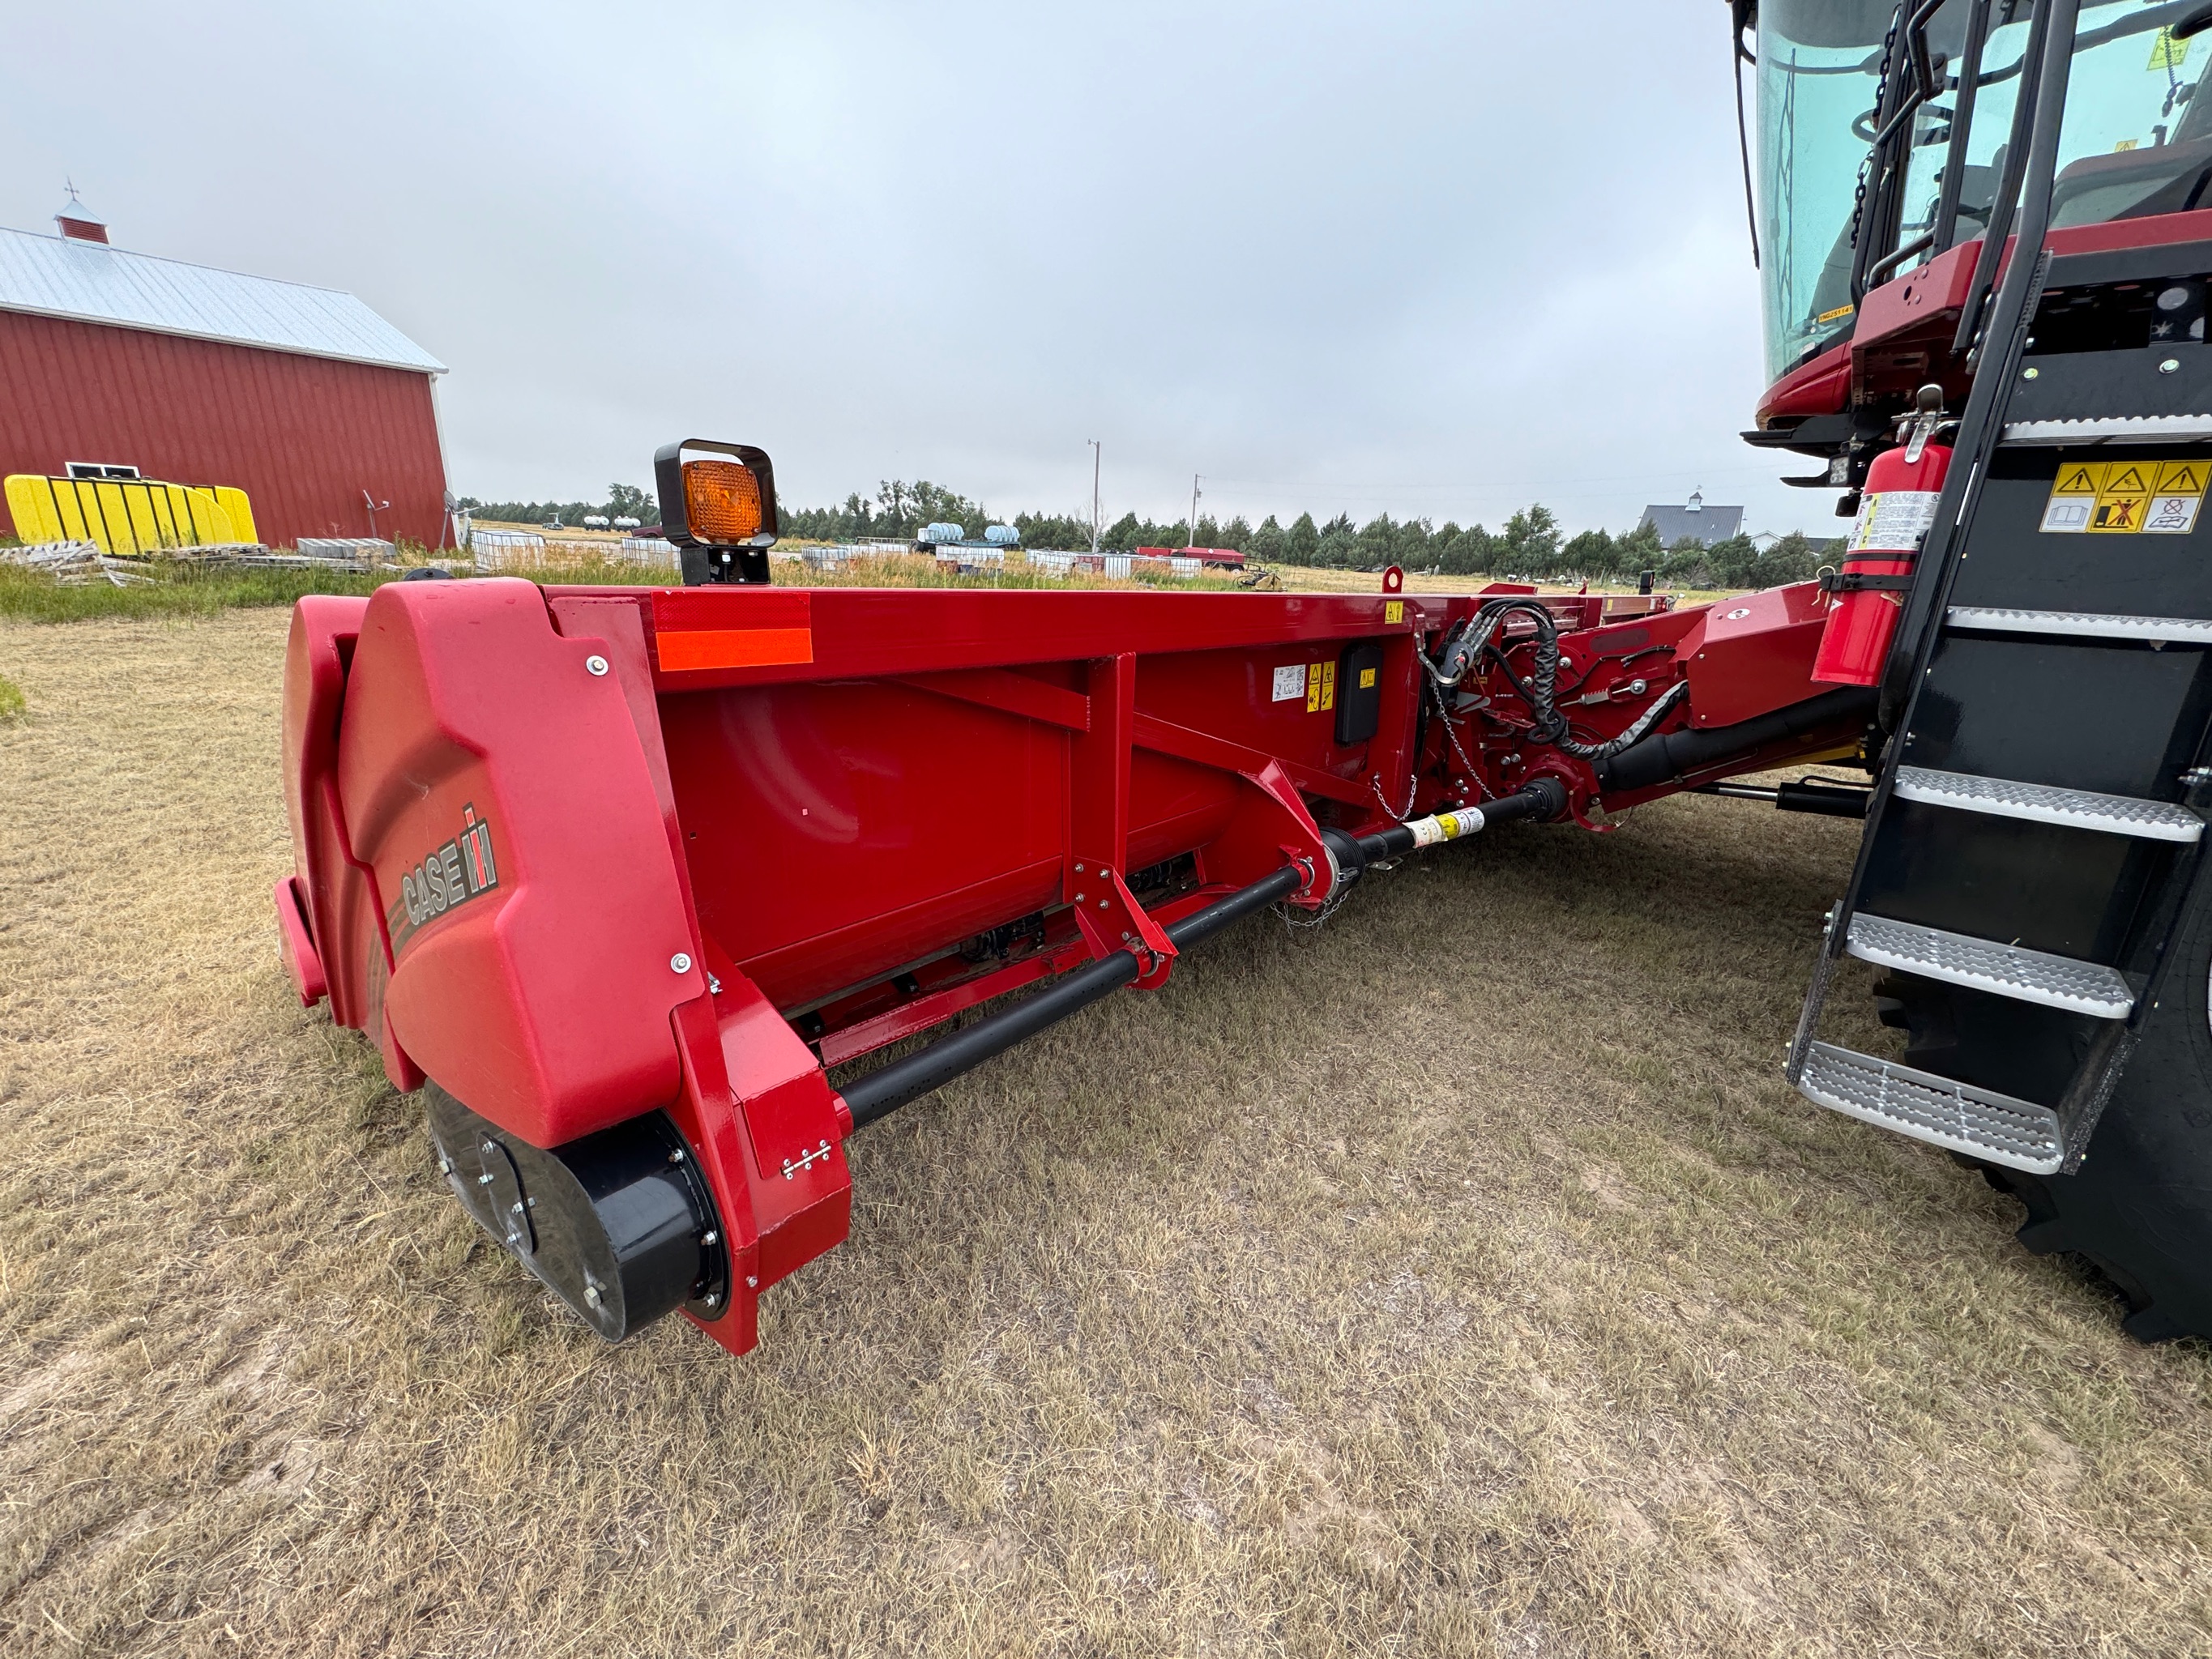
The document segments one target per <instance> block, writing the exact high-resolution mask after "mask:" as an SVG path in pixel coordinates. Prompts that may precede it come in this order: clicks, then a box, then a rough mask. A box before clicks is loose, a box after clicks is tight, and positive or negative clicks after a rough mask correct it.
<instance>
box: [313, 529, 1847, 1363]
mask: <svg viewBox="0 0 2212 1659" xmlns="http://www.w3.org/2000/svg"><path fill="white" fill-rule="evenodd" d="M1394 576H1395V573H1394ZM1386 585H1388V586H1390V587H1391V588H1392V589H1393V590H1394V591H1392V592H1385V593H1382V594H1376V595H1371V596H1370V595H1322V594H1285V593H1264V594H1263V593H1249V594H1188V593H1174V592H1036V591H1013V592H988V591H945V590H914V589H898V590H884V591H872V590H861V589H849V588H828V589H818V590H812V591H807V590H793V589H786V588H769V587H713V588H692V589H655V590H641V589H591V588H546V589H541V588H539V587H538V586H535V585H533V584H532V583H529V582H526V581H522V580H477V581H467V582H405V583H392V584H390V585H388V586H384V587H382V588H380V590H378V592H376V594H375V595H374V597H373V598H370V599H336V598H317V599H304V600H302V601H301V603H300V605H298V607H297V608H296V610H295V614H294V620H293V626H292V635H291V641H290V646H289V658H288V662H287V671H286V691H285V706H284V719H285V752H286V769H285V783H286V789H287V794H288V801H289V808H290V815H291V821H292V828H293V834H294V841H295V854H296V867H297V873H296V874H295V876H294V877H291V878H287V879H286V880H285V881H284V882H283V883H281V884H279V887H278V892H277V898H278V909H279V914H280V918H281V920H282V922H283V927H282V937H283V951H284V955H285V957H286V960H287V963H288V964H289V966H290V968H291V969H292V971H293V973H294V975H295V980H296V981H297V983H298V985H299V987H300V991H301V998H302V1000H303V1001H305V1002H308V1003H313V1002H314V1001H316V1000H319V999H321V998H322V997H324V996H325V995H327V997H328V998H329V1000H330V1003H331V1013H332V1016H333V1018H335V1019H336V1020H337V1022H338V1023H339V1024H343V1025H347V1026H350V1027H354V1028H356V1029H358V1030H362V1031H363V1032H365V1033H367V1034H368V1035H369V1036H372V1037H373V1038H374V1040H375V1041H376V1042H378V1043H379V1045H380V1048H381V1049H382V1052H383V1056H384V1062H385V1066H386V1072H387V1073H388V1074H389V1075H390V1077H391V1079H392V1082H393V1084H394V1085H396V1086H397V1087H398V1088H400V1089H403V1090H411V1089H415V1088H418V1087H420V1086H421V1085H422V1083H423V1082H424V1081H425V1079H426V1078H435V1079H437V1081H438V1082H439V1084H440V1085H441V1086H442V1087H444V1088H446V1089H447V1090H448V1091H451V1092H452V1093H453V1095H454V1096H455V1097H457V1098H458V1099H459V1100H460V1101H462V1102H463V1103H465V1104H466V1105H467V1106H469V1107H470V1108H471V1109H473V1110H474V1111H476V1112H477V1113H478V1114H480V1115H483V1116H484V1117H486V1118H488V1119H489V1120H491V1121H493V1122H495V1123H496V1124H497V1125H499V1126H500V1127H501V1128H502V1129H504V1130H506V1131H507V1132H508V1133H513V1134H515V1135H518V1136H520V1137H521V1138H522V1139H525V1140H527V1141H528V1142H530V1143H531V1144H532V1145H534V1146H542V1147H552V1146H560V1145H564V1144H566V1143H568V1142H569V1141H571V1140H574V1139H576V1138H577V1137H579V1136H581V1135H584V1134H586V1133H592V1131H595V1130H599V1129H602V1128H605V1127H609V1126H611V1125H612V1124H615V1123H617V1122H620V1121H623V1120H625V1119H628V1118H631V1117H634V1116H636V1115H639V1114H641V1113H644V1112H648V1111H652V1110H653V1109H665V1110H666V1111H668V1112H669V1114H670V1115H671V1117H672V1119H673V1120H674V1121H675V1123H676V1125H677V1127H678V1128H679V1129H680V1130H681V1131H682V1133H684V1136H685V1137H686V1139H688V1140H689V1142H690V1145H691V1146H694V1147H695V1148H697V1149H698V1152H699V1156H700V1159H701V1161H702V1164H703V1166H704V1170H705V1173H706V1175H707V1176H708V1182H709V1184H710V1185H711V1187H712V1188H713V1190H714V1194H715V1197H716V1200H717V1204H718V1206H719V1208H720V1213H721V1215H722V1217H723V1219H724V1223H725V1235H726V1240H727V1243H728V1246H729V1248H730V1250H731V1257H732V1292H733V1293H732V1297H731V1301H730V1304H729V1306H728V1307H727V1309H726V1311H725V1312H724V1313H723V1314H722V1316H720V1317H719V1318H716V1319H714V1320H712V1321H708V1322H702V1323H703V1327H704V1328H706V1329H707V1330H708V1333H709V1334H712V1335H713V1336H714V1339H715V1340H717V1341H719V1342H720V1343H722V1344H723V1346H726V1347H727V1348H729V1349H731V1350H732V1352H745V1351H746V1350H748V1349H750V1347H751V1346H753V1344H754V1341H755V1314H756V1303H757V1296H758V1293H759V1291H761V1290H762V1289H763V1288H765V1287H766V1286H767V1285H771V1284H774V1283H775V1281H776V1280H777V1279H781V1278H782V1277H783V1276H784V1275H786V1274H787V1273H790V1272H792V1271H793V1269H794V1268H796V1267H799V1266H800V1265H801V1264H803V1263H804V1262H805V1261H809V1260H811V1258H812V1257H814V1256H816V1255H819V1254H821V1253H822V1252H823V1250H826V1249H829V1248H830V1247H832V1246H833V1245H835V1244H836V1243H838V1242H840V1241H841V1240H842V1238H843V1237H845V1234H846V1231H847V1227H848V1218H849V1212H850V1184H849V1179H848V1172H847V1167H846V1163H845V1159H844V1156H843V1152H842V1142H843V1139H844V1138H845V1136H846V1134H847V1133H849V1131H850V1129H851V1127H852V1120H851V1115H850V1114H849V1113H848V1111H847V1110H846V1109H845V1107H844V1104H843V1102H842V1100H841V1099H840V1098H839V1097H838V1095H837V1093H836V1091H835V1090H834V1089H833V1088H832V1086H831V1085H830V1082H829V1075H828V1070H827V1068H828V1067H830V1066H837V1065H840V1064H842V1063H844V1062H847V1061H849V1060H854V1059H855V1058H857V1057H859V1056H861V1055H864V1054H868V1053H870V1052H872V1051H873V1050H875V1049H878V1048H882V1047H884V1045H886V1044H889V1043H891V1042H896V1041H898V1040H900V1039H902V1038H904V1037H907V1036H912V1035H914V1034H915V1033H917V1032H920V1031H923V1030H927V1029H929V1028H930V1027H932V1026H933V1025H936V1024H940V1023H942V1022H944V1021H945V1020H947V1019H949V1018H951V1017H952V1016H954V1015H955V1014H957V1013H959V1012H962V1011H963V1010H966V1009H969V1008H972V1007H975V1006H977V1005H978V1004H980V1003H982V1002H984V1001H986V1000H988V999H990V998H993V997H996V996H999V995H1000V994H1004V993H1006V992H1007V991H1010V990H1013V989H1015V988H1017V987H1020V986H1023V985H1025V984H1028V983H1030V982H1032V981H1037V980H1041V979H1043V978H1045V977H1047V976H1048V975H1053V974H1055V973H1058V972H1060V971H1063V970H1065V969H1068V968H1071V967H1073V966H1076V965H1079V964H1080V963H1085V962H1087V961H1091V960H1094V959H1096V958H1098V957H1103V956H1105V955H1107V954H1109V953H1110V952H1112V951H1119V950H1122V949H1125V948H1126V949H1130V950H1133V951H1136V952H1138V953H1139V959H1140V961H1142V962H1143V963H1145V964H1146V969H1145V972H1144V973H1143V975H1141V976H1140V978H1139V981H1137V982H1138V984H1139V986H1152V985H1158V984H1159V983H1160V982H1162V981H1164V979H1165V978H1166V977H1167V975H1169V973H1170V972H1171V971H1172V969H1173V966H1174V962H1175V957H1176V951H1175V947H1174V945H1173V944H1172V943H1171V942H1170V940H1169V939H1168V938H1167V936H1166V934H1165V933H1164V931H1163V930H1164V927H1166V925H1168V924H1169V923H1171V922H1173V921H1176V919H1177V918H1178V917H1180V916H1182V915H1188V914H1190V913H1191V912H1192V911H1194V910H1195V909H1197V908H1200V907H1201V906H1203V905H1205V904H1206V903H1207V902H1210V901H1211V900H1212V899H1214V898H1216V897H1218V896H1220V895H1221V894H1223V893H1225V892H1228V891H1231V890H1235V889H1237V888H1239V887H1241V886H1243V885H1246V884H1250V883H1252V882H1255V881H1257V880H1259V879H1261V878H1264V877H1267V876H1268V875H1270V874H1272V873H1273V872H1278V871H1279V870H1280V869H1282V868H1283V866H1285V863H1288V864H1291V865H1293V866H1297V868H1298V869H1299V870H1300V871H1301V872H1302V874H1303V878H1304V884H1303V888H1302V890H1300V891H1299V892H1298V893H1297V896H1295V897H1294V898H1293V899H1292V900H1291V902H1294V903H1297V904H1302V905H1305V906H1309V907H1311V906H1317V905H1319V904H1320V903H1322V902H1324V901H1325V900H1326V899H1327V898H1328V896H1329V894H1330V891H1331V890H1332V886H1333V884H1334V881H1335V880H1336V873H1335V869H1334V865H1333V863H1332V861H1331V858H1330V854H1329V852H1328V848H1327V847H1326V846H1325V844H1324V842H1323V838H1322V828H1323V827H1324V826H1332V827H1334V828H1340V829H1346V830H1349V831H1351V832H1352V833H1355V834H1360V833H1365V832H1367V831H1370V830H1371V829H1377V828H1382V827H1385V826H1388V825H1389V824H1390V823H1394V822H1395V821H1396V820H1398V819H1399V818H1401V817H1413V816H1414V815H1417V814H1419V813H1423V812H1426V811H1433V810H1435V809H1437V807H1439V806H1440V805H1458V804H1468V803H1474V802H1477V801H1480V800H1481V799H1487V798H1490V797H1492V796H1494V795H1498V794H1503V793H1506V792H1509V791H1510V790H1513V789H1516V788H1517V787H1520V786H1521V785H1522V784H1523V783H1525V782H1527V781H1529V780H1530V779H1532V778H1534V777H1536V776H1538V775H1552V776H1554V777H1557V778H1559V780H1560V781H1562V782H1563V783H1564V784H1565V786H1566V787H1567V791H1568V796H1569V799H1570V800H1571V810H1572V812H1573V815H1574V816H1575V817H1577V819H1579V820H1581V821H1582V822H1583V823H1587V824H1590V825H1592V827H1603V826H1602V824H1601V822H1600V820H1601V817H1602V816H1603V814H1602V811H1601V810H1600V809H1601V808H1617V807H1620V806H1623V805H1633V804H1634V803H1635V801H1637V800H1638V799H1649V798H1650V797H1651V796H1653V795H1656V794H1659V793H1666V792H1667V791H1668V790H1669V789H1673V788H1677V787H1681V784H1682V782H1683V781H1684V780H1680V779H1676V780H1673V781H1669V782H1668V783H1667V784H1665V785H1663V786H1659V787H1647V788H1645V789H1644V790H1642V791H1640V792H1639V793H1636V794H1633V795H1629V796H1624V797H1620V798H1616V799H1601V798H1600V795H1599V792H1598V788H1597V783H1596V779H1595V775H1594V773H1593V771H1592V769H1591V768H1590V767H1589V765H1588V764H1587V763H1583V762H1582V761H1579V760H1576V759H1574V758H1573V757H1570V756H1568V755H1566V754H1565V753H1563V752H1561V751H1560V750H1557V749H1556V748H1553V747H1552V746H1550V745H1547V744H1542V743H1541V742H1538V741H1534V740H1532V738H1531V735H1530V733H1529V732H1528V726H1527V723H1526V720H1525V719H1523V718H1522V717H1521V716H1520V715H1519V714H1516V711H1515V708H1514V700H1513V699H1512V698H1511V696H1510V694H1509V693H1508V692H1507V691H1506V688H1505V686H1504V684H1503V682H1502V679H1501V678H1500V677H1496V676H1493V677H1492V679H1494V680H1498V684H1492V682H1491V681H1490V680H1486V681H1484V682H1483V683H1482V684H1483V687H1484V690H1486V691H1489V692H1494V693H1496V694H1497V695H1495V696H1490V697H1489V698H1488V699H1487V701H1482V700H1480V699H1479V700H1478V701H1477V702H1475V703H1474V706H1472V707H1470V708H1457V707H1452V708H1451V712H1450V713H1449V715H1447V714H1446V712H1445V711H1446V708H1447V706H1448V705H1447V704H1446V703H1445V702H1443V700H1442V699H1441V698H1440V697H1439V696H1438V695H1437V694H1436V693H1434V692H1432V691H1431V690H1429V688H1428V686H1427V684H1426V682H1425V673H1426V671H1425V667H1424V665H1423V664H1422V662H1421V660H1420V654H1421V653H1424V652H1425V651H1429V650H1431V649H1432V648H1433V647H1435V645H1436V642H1437V640H1438V639H1439V637H1440V636H1441V635H1443V631H1444V630H1445V629H1448V628H1449V627H1450V626H1451V625H1453V624H1454V623H1457V622H1460V621H1462V620H1463V619H1465V618H1468V617H1471V616H1472V615H1473V614H1474V611H1475V609H1476V607H1477V606H1478V605H1480V603H1481V599H1480V596H1472V597H1460V598H1449V599H1438V598H1431V597H1416V596H1414V595H1412V594H1406V593H1402V592H1397V591H1395V588H1396V586H1397V584H1396V583H1395V580H1391V581H1389V582H1388V583H1387V584H1386ZM1526 591H1528V590H1521V589H1497V590H1492V592H1493V593H1495V592H1526ZM1541 603H1542V604H1543V605H1545V606H1546V607H1547V609H1548V610H1549V611H1551V612H1552V614H1553V617H1555V619H1556V620H1557V623H1558V625H1559V629H1560V644H1561V648H1562V662H1561V666H1560V670H1559V698H1558V702H1559V707H1560V708H1562V709H1563V710H1568V711H1571V716H1572V719H1573V722H1574V729H1575V732H1576V734H1577V736H1578V737H1581V738H1583V739H1585V740H1596V739H1602V738H1607V737H1610V736H1612V735H1614V734H1616V733H1618V732H1620V731H1622V730H1623V729H1624V728H1625V727H1626V726H1628V725H1629V723H1630V722H1631V721H1632V720H1633V719H1634V718H1635V717H1636V715H1637V714H1638V713H1639V712H1640V711H1641V710H1643V709H1644V708H1648V707H1649V706H1650V702H1651V701H1652V700H1653V699H1654V698H1656V696H1660V695H1661V694H1662V693H1663V692H1665V691H1666V690H1668V689H1669V688H1671V687H1672V686H1673V685H1674V684H1675V683H1676V682H1677V681H1678V680H1686V681H1687V682H1688V687H1689V690H1688V694H1687V696H1686V698H1685V699H1684V700H1683V701H1682V702H1680V703H1679V704H1678V705H1677V706H1676V707H1675V708H1673V709H1672V710H1671V711H1670V712H1669V713H1668V715H1667V717H1666V719H1665V720H1663V721H1662V722H1661V723H1660V726H1659V729H1660V730H1661V731H1662V732H1664V731H1671V730H1676V729H1680V728H1683V727H1697V726H1703V727H1711V726H1729V725H1733V724H1735V723H1736V722H1738V721H1741V720H1745V719H1747V718H1748V717H1750V716H1751V715H1753V714H1759V713H1764V712H1765V711H1768V710H1771V709H1774V708H1780V707H1782V706H1784V705H1786V704H1790V703H1793V702H1800V701H1802V700H1803V699H1806V698H1808V697H1810V696H1814V695H1816V694H1818V693H1819V692H1820V691H1821V690H1824V689H1825V688H1822V687H1820V686H1818V685H1815V684H1813V683H1812V682H1811V680H1810V679H1809V678H1808V676H1809V673H1810V669H1811V665H1812V661H1813V657H1814V650H1815V647H1816V646H1817V642H1818V638H1819V634H1820V629H1821V627H1822V626H1823V625H1824V623H1825V620H1826V599H1824V598H1823V596H1822V595H1820V592H1818V589H1817V587H1816V586H1814V585H1813V584H1809V583H1807V584H1800V585H1798V586H1796V587H1791V588H1784V589H1777V590H1773V591H1771V592H1765V593H1759V594H1753V595H1749V596H1746V597H1745V598H1743V599H1738V600H1731V601H1728V602H1725V603H1723V605H1718V606H1705V607H1697V608H1693V609H1688V610H1673V609H1669V608H1667V605H1666V602H1665V601H1664V600H1656V601H1655V600H1648V599H1647V600H1638V599H1626V600H1622V599H1604V598H1601V597H1598V596H1588V595H1554V596H1546V597H1545V598H1544V599H1542V601H1541ZM1512 630H1513V631H1511V632H1509V635H1508V638H1509V639H1510V638H1513V637H1515V636H1516V635H1518V636H1519V637H1522V638H1524V639H1533V627H1532V624H1531V623H1530V621H1529V620H1528V619H1527V618H1525V617H1524V618H1521V619H1518V620H1516V622H1515V623H1514V624H1513V625H1512ZM1351 647H1374V648H1376V649H1377V650H1379V653H1380V667H1379V669H1377V670H1376V686H1375V688H1374V689H1375V690H1376V691H1377V692H1378V693H1379V705H1378V706H1377V708H1376V711H1375V725H1374V730H1373V732H1372V734H1371V736H1366V737H1361V738H1358V740H1356V741H1352V742H1348V743H1342V744H1340V743H1339V742H1338V741H1337V726H1336V719H1335V712H1334V703H1335V701H1336V697H1337V696H1338V695H1340V693H1341V690H1349V689H1350V688H1348V687H1347V688H1337V687H1336V686H1335V685H1334V678H1335V676H1336V672H1337V670H1338V667H1339V665H1340V663H1342V662H1343V660H1344V653H1346V651H1347V650H1348V649H1349V648H1351ZM1279 671H1281V672H1280V675H1279ZM1293 682H1295V683H1296V684H1297V686H1298V687H1299V688H1300V694H1299V695H1296V696H1287V697H1285V696H1279V695H1278V693H1279V690H1280V689H1281V688H1282V687H1283V686H1285V685H1288V684H1291V683H1293ZM1853 735H1854V734H1852V733H1850V732H1839V731H1832V732H1825V733H1823V734H1820V737H1819V738H1817V739H1801V740H1793V741H1792V742H1791V743H1789V744H1784V745H1781V746H1779V747H1769V748H1767V749H1764V750H1758V751H1756V752H1753V753H1749V754H1745V755H1738V756H1733V757H1730V761H1729V764H1728V765H1727V766H1726V767H1724V768H1722V767H1716V768H1715V769H1713V770H1712V773H1711V775H1720V774H1721V773H1722V772H1723V771H1732V770H1744V769H1751V768H1752V767H1753V766H1757V765H1765V764H1772V763H1780V762H1781V761H1783V760H1786V759H1788V758H1790V757H1791V756H1792V755H1807V754H1812V753H1816V752H1820V751H1822V750H1834V749H1836V748H1837V747H1838V746H1839V745H1847V744H1848V743H1849V741H1850V738H1851V737H1852V736H1853ZM1139 872H1151V873H1150V874H1146V875H1140V874H1139ZM1163 872H1165V876H1166V879H1164V877H1163ZM1140 887H1146V888H1149V889H1150V890H1152V897H1151V900H1150V902H1149V903H1147V902H1144V900H1143V899H1142V898H1141V897H1140V891H1139V889H1140ZM994 930H998V931H997V932H996V933H994Z"/></svg>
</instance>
